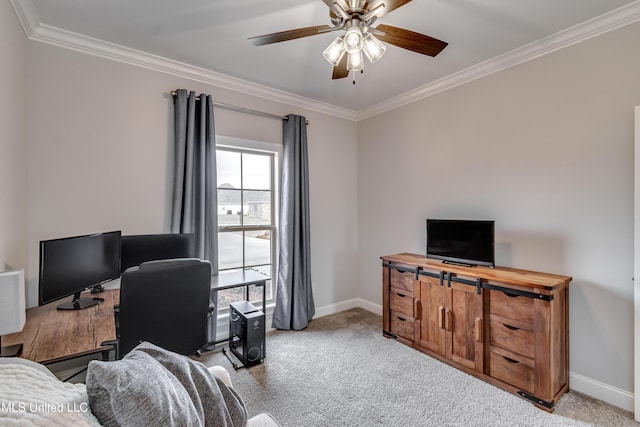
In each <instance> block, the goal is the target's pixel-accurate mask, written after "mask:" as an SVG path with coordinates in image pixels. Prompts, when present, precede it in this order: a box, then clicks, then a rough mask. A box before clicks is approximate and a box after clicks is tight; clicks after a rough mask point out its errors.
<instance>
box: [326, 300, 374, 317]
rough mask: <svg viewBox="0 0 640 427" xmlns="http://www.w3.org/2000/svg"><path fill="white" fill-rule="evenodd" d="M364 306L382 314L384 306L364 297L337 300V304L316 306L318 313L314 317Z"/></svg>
mask: <svg viewBox="0 0 640 427" xmlns="http://www.w3.org/2000/svg"><path fill="white" fill-rule="evenodd" d="M356 307H357V308H362V309H365V310H367V311H370V312H372V313H374V314H377V315H379V316H382V306H381V305H379V304H375V303H372V302H371V301H367V300H365V299H362V298H352V299H349V300H346V301H341V302H337V303H335V304H329V305H323V306H322V307H316V315H315V316H314V318H317V317H323V316H328V315H330V314H334V313H339V312H341V311H345V310H351V309H352V308H356Z"/></svg>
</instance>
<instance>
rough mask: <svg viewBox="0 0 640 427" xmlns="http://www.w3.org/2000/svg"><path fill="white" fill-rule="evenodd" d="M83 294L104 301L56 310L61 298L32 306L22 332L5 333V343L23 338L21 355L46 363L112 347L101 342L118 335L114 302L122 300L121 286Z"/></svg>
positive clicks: (106, 350)
mask: <svg viewBox="0 0 640 427" xmlns="http://www.w3.org/2000/svg"><path fill="white" fill-rule="evenodd" d="M82 296H83V297H85V298H92V297H99V298H104V301H103V302H102V303H101V304H98V305H95V306H93V307H89V308H86V309H84V310H57V309H56V307H57V306H58V305H59V304H60V303H61V302H62V301H55V302H52V303H49V304H46V305H43V306H40V307H32V308H29V309H28V310H27V321H26V323H25V325H24V328H23V329H22V332H18V333H16V334H11V335H5V336H3V337H2V343H3V344H5V343H6V344H18V343H20V342H22V344H23V349H22V355H21V357H23V358H25V359H29V360H33V361H35V362H39V363H42V364H45V365H46V364H48V363H55V362H61V361H63V360H69V359H73V358H76V357H81V356H87V355H91V354H96V353H103V352H108V351H110V350H113V347H112V346H103V345H101V343H102V342H103V341H107V340H113V339H115V338H116V327H115V321H114V317H113V306H114V305H115V304H118V303H119V302H120V289H112V290H107V291H104V292H102V293H100V294H90V293H89V292H85V293H84V294H83V295H82ZM106 354H107V353H103V357H104V356H105V355H106Z"/></svg>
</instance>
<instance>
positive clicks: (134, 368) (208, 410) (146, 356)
mask: <svg viewBox="0 0 640 427" xmlns="http://www.w3.org/2000/svg"><path fill="white" fill-rule="evenodd" d="M86 384H87V394H88V396H89V405H90V406H91V410H92V412H93V413H94V415H95V416H96V418H98V420H99V421H100V423H101V424H103V425H104V426H128V425H131V426H141V425H163V426H165V425H167V426H185V425H188V426H204V425H215V426H242V425H244V424H245V423H246V418H247V412H246V408H245V406H244V403H243V402H242V399H240V397H239V396H238V395H237V394H236V393H235V391H234V390H232V389H229V388H228V387H227V386H226V385H225V384H224V383H222V381H220V380H219V379H217V378H216V377H214V376H213V375H212V374H211V373H210V372H209V371H208V370H207V368H206V367H205V366H204V365H203V364H201V363H199V362H195V361H193V360H191V359H189V358H188V357H185V356H181V355H179V354H176V353H173V352H170V351H167V350H164V349H162V348H160V347H157V346H155V345H153V344H150V343H142V344H140V345H138V346H137V347H136V348H135V349H134V350H132V351H131V352H129V354H127V355H126V356H125V357H124V358H123V359H122V360H119V361H115V362H100V361H91V362H90V363H89V368H88V371H87V381H86Z"/></svg>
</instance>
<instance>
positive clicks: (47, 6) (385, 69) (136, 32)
mask: <svg viewBox="0 0 640 427" xmlns="http://www.w3.org/2000/svg"><path fill="white" fill-rule="evenodd" d="M22 1H26V0H12V3H13V4H14V8H18V7H21V4H20V3H21V2H22ZM638 3H640V2H639V1H632V0H414V1H412V2H410V3H408V4H406V5H404V6H402V7H400V8H398V9H396V10H395V11H392V12H391V13H389V14H388V15H385V16H384V17H382V18H381V19H379V20H378V22H377V24H379V23H384V24H388V25H394V26H398V27H402V28H407V29H409V30H413V31H417V32H419V33H423V34H427V35H430V36H432V37H435V38H438V39H441V40H444V41H446V42H448V43H449V46H448V47H447V48H446V49H445V50H444V51H443V52H442V53H441V54H440V55H438V56H437V57H435V58H432V57H428V56H424V55H420V54H417V53H414V52H410V51H408V50H404V49H401V48H398V47H396V46H388V49H387V52H386V54H385V55H384V57H383V58H382V59H381V60H380V61H378V62H377V63H375V64H369V63H368V62H367V64H366V68H365V72H364V74H362V75H358V76H357V83H356V85H353V84H352V81H351V78H346V79H341V80H332V79H331V71H332V66H331V65H330V64H328V63H327V62H326V61H325V59H324V58H323V57H322V50H323V49H324V48H325V47H326V46H327V45H328V44H329V43H330V42H331V41H332V40H333V39H334V38H335V37H336V35H337V34H336V33H328V34H321V35H317V36H313V37H308V38H304V39H297V40H291V41H287V42H282V43H277V44H272V45H266V46H260V47H256V46H254V45H252V44H251V43H249V42H248V41H247V38H248V37H251V36H257V35H262V34H267V33H271V32H277V31H284V30H290V29H295V28H299V27H307V26H313V25H323V24H327V25H331V23H330V21H329V13H328V8H327V6H326V5H325V4H324V3H323V2H322V1H321V0H31V4H30V7H31V8H32V10H31V11H32V15H35V19H36V21H38V24H39V25H40V26H44V27H49V26H51V27H55V28H59V29H63V30H67V31H70V32H73V33H78V34H82V35H85V36H90V37H92V38H96V39H99V40H102V41H107V42H110V43H115V44H117V45H121V46H125V47H128V48H132V49H136V50H140V51H143V52H147V53H151V54H154V55H159V56H161V57H166V58H169V59H172V60H175V61H179V62H182V63H185V64H189V65H193V66H197V67H202V68H204V69H207V70H211V71H214V72H217V73H222V74H225V75H228V76H232V77H236V78H240V79H242V80H246V81H248V82H252V83H258V84H261V85H265V86H268V87H270V88H274V89H278V90H282V91H285V92H288V93H291V94H294V95H298V96H301V97H304V98H308V99H310V100H313V101H317V102H319V103H323V104H330V105H333V106H338V107H342V108H344V109H347V110H351V111H354V112H358V111H362V110H364V109H367V108H369V109H370V108H375V106H376V105H380V104H381V103H384V102H388V100H390V99H393V98H394V97H396V98H397V97H402V96H403V95H406V94H407V93H408V92H410V91H416V90H420V89H421V88H422V90H424V88H425V87H429V85H434V84H437V83H438V82H442V81H444V80H446V79H447V78H451V76H452V75H454V76H455V75H460V74H461V72H462V73H464V72H465V70H470V69H479V67H485V68H487V67H489V66H488V65H487V64H492V61H494V62H495V63H496V64H498V63H499V62H500V61H502V62H504V60H498V59H499V58H503V59H504V58H508V55H509V54H511V55H513V56H514V57H517V55H514V52H526V49H527V48H529V49H530V50H531V46H536V49H539V48H540V47H541V46H544V45H545V43H546V42H547V41H549V43H551V41H553V40H555V39H554V37H555V38H556V39H557V38H558V37H559V36H558V35H559V34H566V33H567V31H564V32H563V33H560V32H561V31H563V30H566V29H569V28H571V27H574V26H577V25H578V26H579V27H580V28H587V29H589V28H590V27H589V23H590V22H594V21H590V20H593V19H594V18H597V19H596V21H604V22H607V21H606V19H607V17H610V16H611V15H614V16H618V15H620V11H621V10H627V9H629V7H630V6H631V7H634V14H636V15H637V14H638V13H637V9H638V7H637V6H638ZM623 6H626V7H625V8H624V9H618V8H621V7H623ZM616 9H618V10H616ZM612 11H615V12H613V13H612V14H609V15H604V14H607V13H609V12H612ZM19 15H20V14H19ZM603 15H604V16H603ZM624 16H625V17H626V18H627V20H628V13H627V14H626V15H624ZM636 18H637V16H636ZM609 20H610V19H609ZM43 24H44V25H43ZM607 25H610V24H609V23H608V22H607ZM576 28H578V27H576ZM536 42H537V44H536ZM532 43H533V45H531V44H532ZM565 44H566V42H565ZM532 52H534V54H535V51H534V50H533V51H532ZM505 54H507V55H505ZM474 67H475V68H474ZM489 68H490V67H489ZM487 69H488V68H487Z"/></svg>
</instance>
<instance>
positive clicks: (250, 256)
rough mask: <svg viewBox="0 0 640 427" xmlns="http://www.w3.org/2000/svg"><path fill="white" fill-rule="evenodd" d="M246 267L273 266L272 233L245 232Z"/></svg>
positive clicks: (262, 231) (260, 231)
mask: <svg viewBox="0 0 640 427" xmlns="http://www.w3.org/2000/svg"><path fill="white" fill-rule="evenodd" d="M244 252H245V267H250V266H253V265H261V264H271V233H270V232H269V230H259V231H245V233H244Z"/></svg>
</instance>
